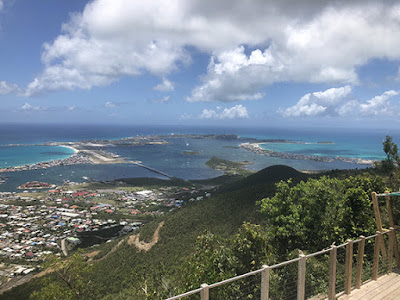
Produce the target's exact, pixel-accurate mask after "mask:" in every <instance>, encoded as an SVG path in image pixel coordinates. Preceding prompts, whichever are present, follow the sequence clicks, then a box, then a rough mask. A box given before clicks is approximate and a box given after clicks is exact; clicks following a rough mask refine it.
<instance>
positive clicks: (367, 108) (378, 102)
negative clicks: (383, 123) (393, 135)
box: [359, 90, 399, 116]
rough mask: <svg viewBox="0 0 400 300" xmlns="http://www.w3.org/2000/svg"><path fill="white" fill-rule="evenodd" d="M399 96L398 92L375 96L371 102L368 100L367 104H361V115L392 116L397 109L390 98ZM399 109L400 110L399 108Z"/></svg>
mask: <svg viewBox="0 0 400 300" xmlns="http://www.w3.org/2000/svg"><path fill="white" fill-rule="evenodd" d="M397 95H399V92H398V91H393V90H390V91H386V92H384V93H383V94H382V95H379V96H375V97H374V98H372V99H371V100H368V101H367V102H366V103H361V104H360V106H359V107H360V113H361V114H362V115H372V116H376V115H382V114H386V115H392V114H393V113H394V111H395V110H396V109H395V108H392V105H391V104H390V102H389V100H390V98H392V97H394V96H397ZM397 109H398V108H397Z"/></svg>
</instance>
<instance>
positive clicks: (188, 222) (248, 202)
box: [0, 166, 304, 299]
mask: <svg viewBox="0 0 400 300" xmlns="http://www.w3.org/2000/svg"><path fill="white" fill-rule="evenodd" d="M299 176H300V177H304V175H303V174H301V173H299V172H297V171H295V170H294V169H292V168H289V167H285V166H274V167H269V168H266V169H264V170H262V171H260V172H258V173H256V174H253V175H251V176H249V177H247V178H244V179H241V180H238V179H237V177H233V178H232V177H223V178H217V179H216V183H217V184H218V183H219V182H221V181H225V180H227V181H228V182H229V181H232V180H233V179H234V183H228V184H227V185H226V186H223V187H221V188H220V191H219V192H218V193H216V194H215V195H214V196H212V197H211V198H209V199H206V200H203V201H198V202H193V203H189V204H188V205H186V206H185V207H184V208H182V209H180V210H178V211H176V212H173V213H171V214H167V215H166V216H163V217H160V218H157V219H155V220H154V221H153V222H151V223H149V224H147V225H146V226H144V227H143V228H141V229H140V235H141V240H145V241H149V240H151V238H152V235H153V232H154V230H155V228H156V227H157V225H158V224H159V222H161V221H165V225H164V226H163V227H162V229H161V231H160V240H159V242H158V243H157V244H156V245H155V246H154V247H153V248H151V249H150V250H149V251H148V252H144V251H138V250H137V249H136V248H135V247H133V246H130V245H128V244H127V243H126V242H125V241H124V242H122V244H121V246H120V247H118V249H117V250H115V251H114V252H113V253H112V254H111V255H109V256H106V257H105V259H103V260H101V261H98V262H95V263H94V269H95V272H94V275H93V288H92V289H91V294H92V295H91V298H96V299H99V298H102V297H104V296H105V295H108V294H115V293H119V292H120V291H122V290H124V289H126V288H128V289H129V290H130V291H131V292H132V291H133V290H135V289H139V290H140V286H141V284H143V283H144V282H145V281H151V280H152V279H154V278H161V277H163V278H165V279H164V280H167V281H168V278H172V279H173V278H175V277H176V272H179V266H180V265H181V264H182V263H184V262H185V260H186V259H187V257H188V255H189V254H191V253H192V252H193V250H194V245H195V242H196V238H197V236H199V235H200V234H202V233H203V232H205V231H206V230H208V231H210V232H212V233H214V234H217V235H221V236H231V235H233V234H234V233H236V232H237V230H238V228H239V227H240V226H241V224H242V223H243V222H244V221H248V222H252V223H256V224H258V223H262V222H263V217H262V216H261V214H260V213H259V210H258V209H257V205H256V202H257V201H259V200H260V199H262V198H264V197H269V196H272V195H273V194H274V183H275V182H278V181H279V180H282V179H288V178H294V177H299ZM128 182H129V181H128ZM205 182H206V183H207V184H212V180H207V181H205ZM143 183H145V184H149V183H148V182H147V181H144V182H143ZM197 183H199V182H197ZM118 242H119V240H115V241H113V242H111V243H107V244H103V245H101V246H99V247H97V248H95V250H99V251H100V253H99V254H98V255H97V257H95V259H96V258H99V257H101V256H104V255H105V254H106V253H107V251H110V250H111V249H112V248H113V246H115V245H116V244H117V243H118ZM94 261H95V260H94ZM38 281H39V280H37V279H36V280H32V281H30V282H29V283H27V284H25V285H23V286H20V287H16V288H15V289H14V290H12V291H11V292H7V293H4V294H3V295H1V296H0V299H26V298H27V294H28V293H29V291H31V290H32V289H34V288H37V287H38V286H40V283H39V282H38ZM136 297H138V296H136ZM132 299H138V298H132Z"/></svg>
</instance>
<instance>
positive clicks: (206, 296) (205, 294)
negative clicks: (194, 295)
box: [200, 283, 210, 300]
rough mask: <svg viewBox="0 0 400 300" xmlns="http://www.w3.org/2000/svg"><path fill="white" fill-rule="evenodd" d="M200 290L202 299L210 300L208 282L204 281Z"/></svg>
mask: <svg viewBox="0 0 400 300" xmlns="http://www.w3.org/2000/svg"><path fill="white" fill-rule="evenodd" d="M200 287H201V291H200V300H208V299H209V298H210V291H209V287H208V284H207V283H203V284H202V285H201V286H200Z"/></svg>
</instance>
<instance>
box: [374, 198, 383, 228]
mask: <svg viewBox="0 0 400 300" xmlns="http://www.w3.org/2000/svg"><path fill="white" fill-rule="evenodd" d="M372 203H373V205H374V213H375V221H376V226H377V228H378V231H381V232H382V231H383V228H382V220H381V213H380V212H379V204H378V197H377V196H376V193H375V192H372Z"/></svg>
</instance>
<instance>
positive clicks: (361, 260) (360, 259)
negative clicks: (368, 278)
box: [354, 235, 365, 289]
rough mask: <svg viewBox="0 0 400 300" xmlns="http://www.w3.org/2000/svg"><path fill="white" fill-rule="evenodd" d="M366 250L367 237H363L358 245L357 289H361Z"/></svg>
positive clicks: (355, 284)
mask: <svg viewBox="0 0 400 300" xmlns="http://www.w3.org/2000/svg"><path fill="white" fill-rule="evenodd" d="M364 250H365V236H363V235H362V236H360V242H359V243H358V253H357V267H356V281H355V283H354V286H355V287H356V289H359V288H360V287H361V275H362V267H363V263H364Z"/></svg>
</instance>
